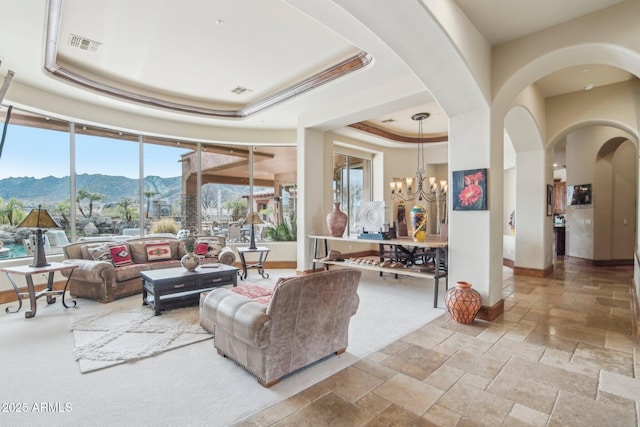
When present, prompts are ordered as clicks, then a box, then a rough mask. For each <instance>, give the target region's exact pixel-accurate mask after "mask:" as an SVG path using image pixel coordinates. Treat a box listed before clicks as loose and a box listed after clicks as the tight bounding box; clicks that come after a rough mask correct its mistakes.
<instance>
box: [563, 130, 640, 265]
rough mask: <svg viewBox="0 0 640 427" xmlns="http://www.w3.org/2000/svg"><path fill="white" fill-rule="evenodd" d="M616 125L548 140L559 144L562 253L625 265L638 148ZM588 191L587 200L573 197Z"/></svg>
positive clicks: (632, 230)
mask: <svg viewBox="0 0 640 427" xmlns="http://www.w3.org/2000/svg"><path fill="white" fill-rule="evenodd" d="M635 141H636V138H635V137H634V136H633V135H630V134H629V133H627V132H626V131H625V130H624V129H621V127H620V126H619V125H616V124H613V123H610V124H605V123H602V122H589V121H588V122H585V123H581V124H578V125H572V126H570V127H569V128H568V129H566V130H565V131H563V132H561V133H560V135H559V136H558V137H557V138H555V139H554V140H552V141H551V144H550V148H551V149H553V148H554V147H555V146H561V145H564V146H565V158H566V186H567V206H566V213H565V226H566V242H565V247H566V249H565V253H566V255H568V256H571V257H574V258H581V259H585V260H590V261H592V262H594V263H606V264H611V263H616V264H628V263H631V262H632V260H633V248H634V246H635V241H636V224H637V219H636V218H637V194H638V181H637V170H638V162H637V158H638V149H637V142H635ZM576 191H588V192H589V195H588V197H587V198H580V197H577V196H576V195H575V192H576Z"/></svg>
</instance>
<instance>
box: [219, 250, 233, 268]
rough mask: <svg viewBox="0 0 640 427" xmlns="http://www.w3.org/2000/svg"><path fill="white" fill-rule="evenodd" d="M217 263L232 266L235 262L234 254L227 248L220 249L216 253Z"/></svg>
mask: <svg viewBox="0 0 640 427" xmlns="http://www.w3.org/2000/svg"><path fill="white" fill-rule="evenodd" d="M218 262H219V263H222V264H226V265H233V263H234V262H236V253H235V252H234V251H233V249H231V248H230V247H228V246H225V247H224V248H222V250H221V251H220V253H218Z"/></svg>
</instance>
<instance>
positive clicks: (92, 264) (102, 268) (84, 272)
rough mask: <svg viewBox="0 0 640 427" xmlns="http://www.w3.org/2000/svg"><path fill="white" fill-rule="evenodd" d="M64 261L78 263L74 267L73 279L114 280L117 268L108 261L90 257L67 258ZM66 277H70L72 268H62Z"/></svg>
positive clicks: (101, 281)
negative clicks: (90, 258)
mask: <svg viewBox="0 0 640 427" xmlns="http://www.w3.org/2000/svg"><path fill="white" fill-rule="evenodd" d="M63 263H67V264H69V263H71V264H77V265H78V266H77V267H76V268H75V269H73V279H74V280H82V281H87V282H97V283H103V282H105V281H109V282H110V281H111V280H113V277H115V274H116V270H115V267H114V266H113V264H111V263H110V262H106V261H94V260H88V259H66V260H64V261H63ZM61 273H62V274H63V275H64V276H65V277H69V275H70V274H71V270H62V271H61Z"/></svg>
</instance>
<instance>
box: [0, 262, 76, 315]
mask: <svg viewBox="0 0 640 427" xmlns="http://www.w3.org/2000/svg"><path fill="white" fill-rule="evenodd" d="M76 267H77V265H76V264H70V263H69V264H65V263H61V262H52V263H51V264H49V265H47V266H44V267H30V266H28V265H21V266H18V267H5V268H2V269H0V271H4V272H5V273H7V277H8V278H9V281H10V282H11V285H12V286H13V289H14V290H15V291H16V295H17V296H18V308H17V309H16V310H15V311H11V310H10V308H11V307H10V306H9V307H7V308H6V309H5V311H6V312H7V313H17V312H18V311H20V310H21V309H22V298H23V297H25V296H28V297H29V301H30V302H31V310H29V311H26V312H25V313H24V317H26V318H27V319H30V318H32V317H35V315H36V312H37V310H38V298H40V297H41V296H44V295H46V296H47V304H53V303H55V302H56V298H55V296H53V295H62V305H64V306H65V308H71V307H75V306H76V301H75V300H72V301H71V302H72V303H73V305H72V306H68V305H67V303H66V302H65V301H64V294H65V293H66V292H67V286H68V285H69V279H71V275H72V274H73V269H74V268H76ZM62 270H72V271H71V273H70V274H69V277H68V278H67V282H66V283H65V284H64V289H63V290H61V291H58V290H54V289H53V276H54V273H55V272H56V271H62ZM43 273H49V277H48V279H47V288H46V289H45V290H43V291H40V292H37V293H36V290H35V286H34V285H33V275H34V274H43ZM12 274H18V275H21V276H24V277H25V279H26V281H27V291H28V292H20V290H19V288H18V285H17V284H16V282H15V280H13V277H12V276H11V275H12Z"/></svg>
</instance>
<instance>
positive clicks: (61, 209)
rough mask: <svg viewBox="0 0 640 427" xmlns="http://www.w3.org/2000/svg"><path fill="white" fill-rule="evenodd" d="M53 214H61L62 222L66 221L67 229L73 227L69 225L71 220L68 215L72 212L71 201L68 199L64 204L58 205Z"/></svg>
mask: <svg viewBox="0 0 640 427" xmlns="http://www.w3.org/2000/svg"><path fill="white" fill-rule="evenodd" d="M53 212H55V213H59V214H60V216H62V220H63V221H64V225H65V226H66V227H69V228H70V227H71V224H70V223H69V218H68V217H67V215H68V214H69V213H70V212H71V200H69V199H67V200H65V201H64V202H60V203H58V204H57V205H56V206H55V207H54V208H53Z"/></svg>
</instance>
